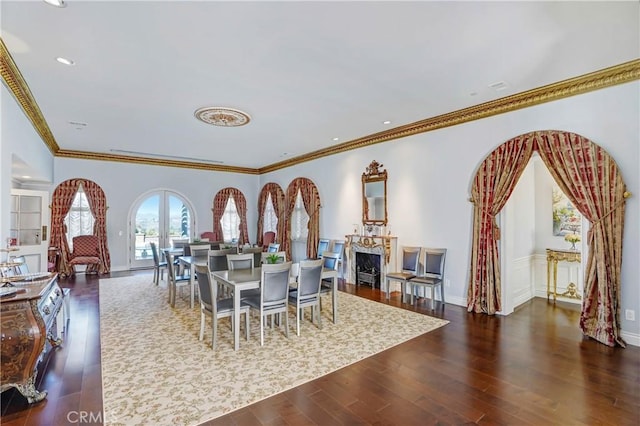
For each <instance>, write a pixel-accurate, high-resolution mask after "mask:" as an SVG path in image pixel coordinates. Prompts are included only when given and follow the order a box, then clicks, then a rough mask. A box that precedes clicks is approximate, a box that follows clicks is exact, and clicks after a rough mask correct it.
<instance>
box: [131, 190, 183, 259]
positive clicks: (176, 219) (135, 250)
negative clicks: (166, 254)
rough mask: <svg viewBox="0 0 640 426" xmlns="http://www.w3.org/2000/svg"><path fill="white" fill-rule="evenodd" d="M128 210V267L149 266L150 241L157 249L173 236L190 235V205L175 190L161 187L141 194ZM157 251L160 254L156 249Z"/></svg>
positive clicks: (167, 243)
mask: <svg viewBox="0 0 640 426" xmlns="http://www.w3.org/2000/svg"><path fill="white" fill-rule="evenodd" d="M131 211H132V214H131V218H130V226H129V229H130V238H131V244H130V247H131V250H130V264H131V266H130V267H131V268H132V269H135V268H146V267H152V266H153V253H152V252H151V243H155V244H156V247H157V248H158V250H159V251H160V250H161V249H162V248H165V247H170V246H171V240H173V239H177V238H191V239H192V238H193V232H194V230H195V223H194V214H193V209H192V207H191V204H190V203H189V202H188V201H187V200H186V199H185V198H184V197H182V196H181V195H180V194H178V193H176V192H172V191H168V190H161V191H154V192H152V193H148V194H145V195H144V196H143V197H141V198H140V199H139V200H138V201H137V202H136V204H135V205H134V208H133V209H132V210H131ZM159 255H160V257H162V254H161V253H160V252H159Z"/></svg>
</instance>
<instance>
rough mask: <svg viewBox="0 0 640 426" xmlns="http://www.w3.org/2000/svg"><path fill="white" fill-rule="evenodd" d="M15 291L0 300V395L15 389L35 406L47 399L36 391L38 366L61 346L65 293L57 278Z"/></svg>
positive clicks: (42, 393)
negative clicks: (47, 355)
mask: <svg viewBox="0 0 640 426" xmlns="http://www.w3.org/2000/svg"><path fill="white" fill-rule="evenodd" d="M3 289H7V287H3ZM13 289H15V290H16V291H17V292H16V293H14V294H9V295H7V296H6V297H2V298H1V299H0V322H1V324H0V332H1V338H2V341H1V352H2V358H1V365H0V370H1V372H0V392H3V391H5V390H6V389H9V388H11V387H15V388H16V389H18V390H19V391H20V393H22V395H24V396H25V397H26V398H27V400H28V401H29V403H33V402H38V401H42V400H43V399H44V398H45V397H46V396H47V392H46V391H38V390H37V389H36V387H35V381H36V375H37V366H38V362H39V361H40V360H41V359H42V358H43V357H44V355H45V354H46V352H47V350H48V349H49V348H51V347H55V346H58V345H59V344H60V343H61V339H60V332H61V327H62V326H63V325H64V324H63V321H64V320H63V318H62V311H61V308H62V306H63V298H64V296H65V293H64V292H63V291H62V289H61V288H60V287H59V286H58V280H57V275H52V276H51V277H48V278H46V279H44V280H41V281H36V282H33V283H29V284H20V285H16V286H15V287H13Z"/></svg>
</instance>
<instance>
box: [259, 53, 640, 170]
mask: <svg viewBox="0 0 640 426" xmlns="http://www.w3.org/2000/svg"><path fill="white" fill-rule="evenodd" d="M638 79H640V59H634V60H632V61H629V62H625V63H622V64H619V65H615V66H612V67H609V68H605V69H602V70H599V71H595V72H592V73H589V74H584V75H581V76H578V77H574V78H570V79H567V80H562V81H559V82H557V83H553V84H549V85H547V86H542V87H539V88H536V89H532V90H528V91H526V92H521V93H517V94H515V95H511V96H507V97H504V98H500V99H496V100H493V101H489V102H485V103H482V104H479V105H475V106H472V107H469V108H464V109H460V110H457V111H453V112H450V113H446V114H442V115H438V116H435V117H431V118H427V119H424V120H420V121H416V122H414V123H410V124H406V125H404V126H400V127H395V128H393V129H389V130H385V131H384V132H379V133H374V134H372V135H368V136H364V137H362V138H358V139H354V140H352V141H349V142H345V143H342V144H338V145H333V146H330V147H327V148H323V149H319V150H317V151H312V152H309V153H307V154H304V155H300V156H297V157H292V158H290V159H287V160H285V161H281V162H278V163H274V164H270V165H268V166H265V167H261V168H260V169H258V170H259V172H260V174H263V173H269V172H273V171H276V170H280V169H284V168H287V167H291V166H294V165H296V164H300V163H304V162H307V161H311V160H316V159H318V158H322V157H326V156H329V155H334V154H338V153H341V152H345V151H351V150H354V149H358V148H363V147H365V146H369V145H375V144H378V143H382V142H387V141H390V140H394V139H400V138H405V137H407V136H412V135H416V134H418V133H425V132H430V131H432V130H437V129H442V128H444V127H451V126H457V125H458V124H462V123H467V122H469V121H474V120H480V119H483V118H487V117H491V116H494V115H498V114H504V113H507V112H511V111H516V110H519V109H523V108H528V107H531V106H534V105H539V104H542V103H546V102H552V101H556V100H559V99H563V98H568V97H571V96H576V95H581V94H583V93H587V92H591V91H594V90H599V89H604V88H607V87H611V86H615V85H618V84H624V83H628V82H631V81H634V80H638Z"/></svg>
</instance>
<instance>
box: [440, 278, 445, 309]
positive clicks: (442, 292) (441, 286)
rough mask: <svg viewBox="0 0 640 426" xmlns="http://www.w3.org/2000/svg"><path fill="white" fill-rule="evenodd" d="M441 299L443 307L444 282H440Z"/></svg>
mask: <svg viewBox="0 0 640 426" xmlns="http://www.w3.org/2000/svg"><path fill="white" fill-rule="evenodd" d="M440 300H442V307H443V308H444V284H443V283H442V282H440Z"/></svg>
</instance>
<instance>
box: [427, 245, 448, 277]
mask: <svg viewBox="0 0 640 426" xmlns="http://www.w3.org/2000/svg"><path fill="white" fill-rule="evenodd" d="M446 257H447V249H445V248H425V249H424V276H425V277H428V278H435V279H440V280H441V279H442V278H443V277H444V261H445V258H446Z"/></svg>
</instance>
